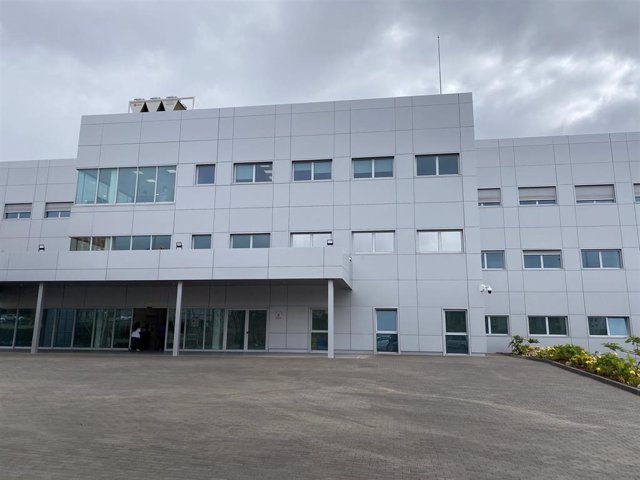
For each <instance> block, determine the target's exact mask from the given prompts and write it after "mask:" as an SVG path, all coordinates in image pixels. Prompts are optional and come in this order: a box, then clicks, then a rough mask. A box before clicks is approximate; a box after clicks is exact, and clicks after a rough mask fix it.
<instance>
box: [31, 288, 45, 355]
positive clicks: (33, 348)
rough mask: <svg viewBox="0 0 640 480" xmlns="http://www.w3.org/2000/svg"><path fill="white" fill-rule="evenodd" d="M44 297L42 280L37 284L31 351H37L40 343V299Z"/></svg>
mask: <svg viewBox="0 0 640 480" xmlns="http://www.w3.org/2000/svg"><path fill="white" fill-rule="evenodd" d="M43 298H44V282H40V283H39V284H38V299H37V300H36V317H35V319H34V321H33V336H32V337H31V353H38V343H40V324H41V323H42V300H43Z"/></svg>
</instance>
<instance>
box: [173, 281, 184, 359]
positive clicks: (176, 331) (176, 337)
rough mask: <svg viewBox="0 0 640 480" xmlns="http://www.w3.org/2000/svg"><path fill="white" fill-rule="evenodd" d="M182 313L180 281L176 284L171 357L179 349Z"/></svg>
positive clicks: (175, 354) (175, 355)
mask: <svg viewBox="0 0 640 480" xmlns="http://www.w3.org/2000/svg"><path fill="white" fill-rule="evenodd" d="M181 313H182V280H181V281H179V282H178V291H177V293H176V315H175V320H174V321H173V356H174V357H177V356H178V351H179V349H180V316H181V315H180V314H181Z"/></svg>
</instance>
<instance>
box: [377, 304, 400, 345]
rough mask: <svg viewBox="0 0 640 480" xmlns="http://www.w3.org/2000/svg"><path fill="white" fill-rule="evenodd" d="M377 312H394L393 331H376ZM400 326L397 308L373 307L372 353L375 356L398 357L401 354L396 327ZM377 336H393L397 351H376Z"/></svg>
mask: <svg viewBox="0 0 640 480" xmlns="http://www.w3.org/2000/svg"><path fill="white" fill-rule="evenodd" d="M378 312H394V313H395V323H396V328H395V330H379V329H378ZM399 324H400V322H399V320H398V309H397V308H389V307H374V308H373V332H374V333H373V349H374V350H373V351H374V353H375V354H383V355H384V354H387V355H398V354H400V352H401V349H400V333H399V331H400V330H399V328H398V325H399ZM378 335H386V336H394V335H395V339H396V344H397V345H396V347H397V350H395V351H393V350H391V351H389V350H378Z"/></svg>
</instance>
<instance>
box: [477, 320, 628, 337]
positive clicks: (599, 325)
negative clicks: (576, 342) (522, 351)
mask: <svg viewBox="0 0 640 480" xmlns="http://www.w3.org/2000/svg"><path fill="white" fill-rule="evenodd" d="M527 320H528V327H529V335H545V336H547V335H549V336H550V335H558V336H567V335H568V328H567V317H562V316H530V317H528V318H527ZM587 324H588V327H589V335H591V336H593V337H627V336H629V318H628V317H614V316H611V317H587ZM484 327H485V333H486V334H487V335H509V316H508V315H487V316H485V317H484Z"/></svg>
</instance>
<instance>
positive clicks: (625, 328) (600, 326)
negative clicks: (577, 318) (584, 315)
mask: <svg viewBox="0 0 640 480" xmlns="http://www.w3.org/2000/svg"><path fill="white" fill-rule="evenodd" d="M588 322H589V335H592V336H603V337H604V336H606V337H628V336H629V319H628V318H627V317H588Z"/></svg>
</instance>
